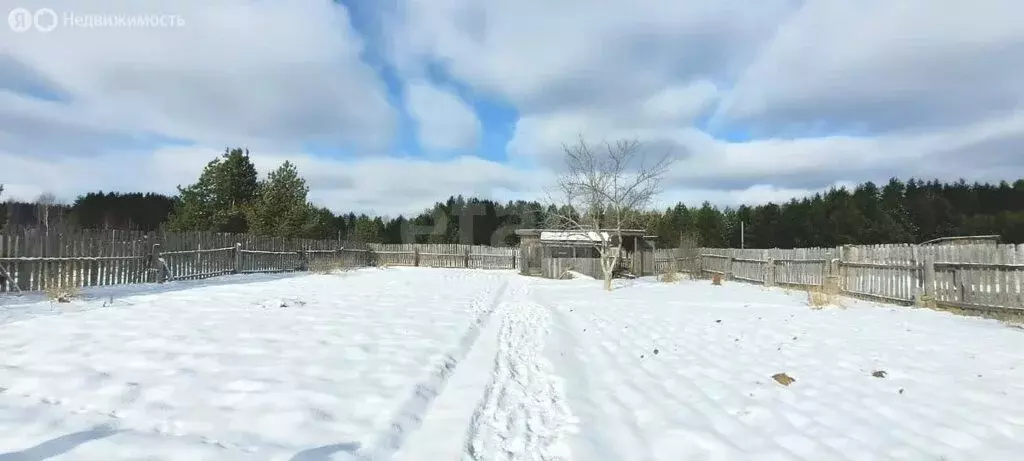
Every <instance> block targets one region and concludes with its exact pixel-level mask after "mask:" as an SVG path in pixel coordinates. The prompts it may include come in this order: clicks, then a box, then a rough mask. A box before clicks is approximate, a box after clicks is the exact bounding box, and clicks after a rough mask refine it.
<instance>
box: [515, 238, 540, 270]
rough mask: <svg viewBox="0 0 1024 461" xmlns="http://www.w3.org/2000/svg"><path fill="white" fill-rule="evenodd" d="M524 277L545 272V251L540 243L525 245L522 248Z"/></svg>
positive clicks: (521, 256)
mask: <svg viewBox="0 0 1024 461" xmlns="http://www.w3.org/2000/svg"><path fill="white" fill-rule="evenodd" d="M520 258H521V259H522V262H521V264H522V268H521V269H520V273H521V274H523V275H541V273H542V271H543V267H544V266H543V251H542V248H541V246H540V244H538V243H532V242H531V243H524V244H523V245H522V247H521V248H520Z"/></svg>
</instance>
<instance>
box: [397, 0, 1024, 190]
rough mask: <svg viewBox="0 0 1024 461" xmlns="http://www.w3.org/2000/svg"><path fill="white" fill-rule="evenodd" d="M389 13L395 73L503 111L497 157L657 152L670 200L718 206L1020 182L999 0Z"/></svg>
mask: <svg viewBox="0 0 1024 461" xmlns="http://www.w3.org/2000/svg"><path fill="white" fill-rule="evenodd" d="M403 5H404V9H402V10H401V11H402V12H403V14H402V15H401V17H400V19H399V20H398V21H397V22H396V24H398V26H397V27H396V29H395V35H394V40H393V43H392V54H393V55H394V57H395V60H396V61H397V62H398V63H400V65H401V67H402V68H403V69H405V70H406V72H409V73H415V72H416V71H417V69H421V68H423V66H426V65H428V64H434V65H443V66H444V67H445V68H446V69H447V70H448V71H449V72H450V73H451V74H453V75H455V76H456V77H458V78H460V79H462V80H463V82H464V83H466V84H468V85H470V86H471V87H473V88H475V89H477V90H478V91H482V92H485V93H488V94H493V95H497V96H499V97H502V98H505V99H507V100H509V101H511V102H513V103H514V104H516V105H517V107H518V108H519V110H520V112H521V115H522V118H521V119H520V120H519V122H518V124H517V126H516V132H515V137H514V138H513V140H512V141H511V143H510V145H509V154H510V157H512V158H515V159H523V160H526V161H528V162H529V163H533V164H535V165H539V166H542V167H547V168H552V167H556V166H557V165H558V164H559V163H560V162H561V158H560V156H559V152H560V146H561V144H562V143H565V142H570V143H571V142H573V141H574V140H575V139H576V136H577V135H579V134H583V135H584V136H585V137H587V138H588V139H591V140H593V141H602V140H610V139H615V138H622V137H626V138H632V137H637V138H640V139H642V140H645V141H647V142H649V143H650V144H653V146H654V147H656V148H657V149H662V148H667V147H671V148H672V151H673V152H674V153H675V154H676V155H677V156H678V157H679V158H680V160H681V161H680V163H679V164H677V168H676V172H675V173H674V177H673V179H672V180H673V182H674V184H675V186H674V187H677V188H679V189H677V191H678V190H683V189H686V190H688V191H690V192H693V193H697V194H698V195H699V194H701V193H706V195H707V196H718V197H720V198H723V199H724V197H723V196H722V195H721V194H716V193H711V192H709V191H713V190H728V191H750V190H753V191H758V190H761V189H756V187H770V188H773V189H771V190H776V191H783V192H781V193H782V194H785V193H789V192H795V191H804V190H817V189H818V188H820V187H826V186H827V185H830V184H835V183H836V182H839V181H862V180H876V181H877V180H884V179H886V178H888V177H890V176H894V175H898V176H901V177H903V178H907V177H909V176H917V177H932V176H935V177H940V178H943V179H954V178H956V177H959V176H963V177H966V178H971V179H975V178H976V179H982V180H990V179H1001V178H1011V179H1012V178H1014V177H1015V175H1017V176H1018V177H1019V176H1024V157H1020V156H1017V157H1014V156H1013V155H1012V154H1011V153H1012V152H1020V151H1021V150H1022V149H1024V123H1021V116H1020V112H1019V110H1020V107H1021V106H1020V102H1021V101H1022V100H1024V80H1022V78H1021V76H1024V67H1022V65H1024V64H1022V63H1021V62H1020V60H1019V59H1016V56H1019V55H1021V54H1024V29H1022V28H1020V27H1019V24H1018V23H1019V21H1018V20H1017V18H1019V17H1020V16H1021V14H1022V13H1024V9H1022V6H1021V4H1020V3H1019V2H1015V1H1012V0H983V1H981V2H961V3H957V4H950V5H944V6H943V7H942V8H936V7H935V5H934V2H926V1H925V0H911V1H908V2H885V1H882V0H870V1H868V2H862V1H859V0H858V1H855V0H835V1H822V2H801V1H787V0H781V1H769V2H757V3H754V4H751V3H750V2H741V1H730V0H725V1H711V0H707V1H695V2H677V1H654V2H644V3H643V5H642V6H641V5H638V4H637V3H636V2H626V1H624V0H623V1H617V0H609V1H605V2H602V3H601V7H600V8H597V7H594V6H593V5H592V4H590V3H586V2H582V1H580V2H575V1H569V2H559V4H558V5H557V6H551V5H550V3H548V2H540V1H539V0H538V1H532V0H525V1H514V2H513V1H499V2H489V3H487V4H480V3H479V2H474V1H472V0H448V1H445V2H442V3H440V4H438V3H437V2H427V1H426V0H405V1H404V2H403ZM570 24H571V27H569V26H568V25H570ZM708 115H715V117H714V118H713V119H712V120H711V122H712V123H711V126H710V128H704V129H709V130H710V129H713V130H714V132H717V133H720V134H729V133H730V132H738V133H739V134H740V135H745V134H746V133H750V132H753V133H755V134H757V135H758V136H759V138H758V139H757V140H754V141H749V142H727V141H724V140H717V139H715V138H714V137H712V136H710V135H709V134H708V133H706V132H705V131H702V128H701V127H703V125H702V121H701V118H702V117H704V116H708ZM751 188H755V189H751ZM766 190H767V189H766ZM700 191H705V192H700ZM753 193H754V192H750V193H748V194H747V195H746V197H749V196H751V195H750V194H753ZM730 194H732V192H730ZM694 197H697V196H694Z"/></svg>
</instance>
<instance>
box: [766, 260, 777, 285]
mask: <svg viewBox="0 0 1024 461" xmlns="http://www.w3.org/2000/svg"><path fill="white" fill-rule="evenodd" d="M764 286H766V287H773V286H775V258H771V257H769V258H768V265H767V266H766V267H765V274H764Z"/></svg>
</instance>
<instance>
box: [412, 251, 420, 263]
mask: <svg viewBox="0 0 1024 461" xmlns="http://www.w3.org/2000/svg"><path fill="white" fill-rule="evenodd" d="M412 265H413V267H420V247H418V246H414V247H412Z"/></svg>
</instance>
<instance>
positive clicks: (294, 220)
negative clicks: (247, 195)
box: [246, 161, 319, 237]
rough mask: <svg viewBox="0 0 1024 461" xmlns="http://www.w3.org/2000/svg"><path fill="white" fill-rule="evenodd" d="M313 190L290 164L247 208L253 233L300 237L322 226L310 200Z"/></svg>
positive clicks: (266, 183)
mask: <svg viewBox="0 0 1024 461" xmlns="http://www.w3.org/2000/svg"><path fill="white" fill-rule="evenodd" d="M308 193H309V187H308V186H306V180H305V179H302V177H300V176H299V172H298V170H297V169H296V168H295V165H293V164H292V163H291V162H289V161H285V162H284V163H283V164H281V166H280V167H278V169H276V170H274V171H271V172H270V174H269V175H267V179H265V180H264V181H262V182H260V183H259V189H258V193H257V198H256V201H255V202H254V203H253V204H252V205H250V206H249V207H247V209H246V211H247V213H246V217H247V218H248V222H249V228H250V229H251V231H252V232H254V233H256V234H260V235H272V236H275V237H300V236H303V235H306V234H308V233H309V232H310V231H311V230H312V229H314V228H316V226H317V225H318V220H317V218H318V217H319V216H318V215H317V213H315V212H314V211H315V210H314V208H313V207H312V206H311V205H310V204H309V203H308V202H307V201H306V195H307V194H308Z"/></svg>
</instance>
